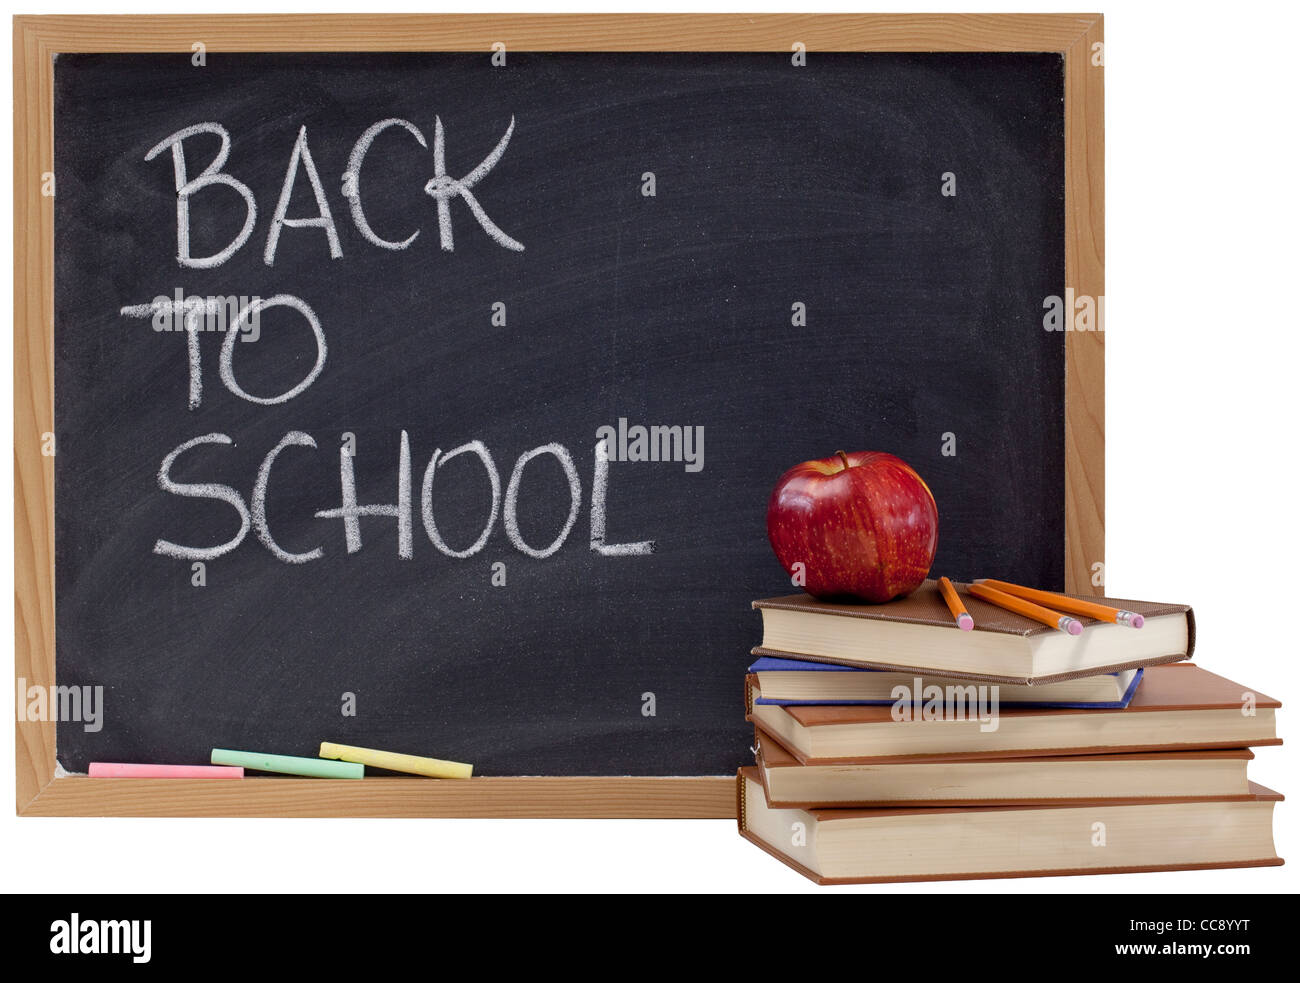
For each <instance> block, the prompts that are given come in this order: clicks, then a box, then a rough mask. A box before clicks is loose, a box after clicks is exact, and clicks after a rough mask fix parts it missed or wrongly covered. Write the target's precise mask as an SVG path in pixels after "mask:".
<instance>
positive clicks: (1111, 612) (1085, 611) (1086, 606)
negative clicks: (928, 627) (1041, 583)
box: [979, 579, 1146, 628]
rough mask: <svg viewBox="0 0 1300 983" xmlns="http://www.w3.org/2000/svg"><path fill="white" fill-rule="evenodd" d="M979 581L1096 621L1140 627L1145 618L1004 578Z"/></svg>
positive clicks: (1003, 591)
mask: <svg viewBox="0 0 1300 983" xmlns="http://www.w3.org/2000/svg"><path fill="white" fill-rule="evenodd" d="M979 583H981V584H988V586H990V587H992V588H993V589H994V590H1000V591H1002V593H1004V594H1010V595H1012V596H1013V597H1019V598H1022V599H1024V600H1026V601H1037V602H1038V603H1039V604H1050V605H1051V606H1052V607H1054V608H1060V609H1061V610H1062V611H1069V612H1070V613H1071V614H1081V615H1083V616H1084V617H1086V618H1096V619H1097V620H1098V621H1112V622H1114V623H1115V624H1117V625H1123V626H1124V627H1125V628H1141V627H1142V626H1143V624H1145V623H1146V619H1145V618H1143V617H1142V615H1140V614H1138V613H1137V612H1136V611H1125V610H1124V609H1123V608H1112V607H1108V606H1107V605H1105V604H1098V603H1096V602H1095V601H1083V600H1080V599H1079V598H1077V597H1064V596H1062V595H1060V594H1054V593H1052V592H1051V591H1046V590H1036V589H1034V588H1033V587H1021V586H1020V585H1019V584H1009V583H1007V582H1006V581H1005V580H988V579H985V580H981V581H979Z"/></svg>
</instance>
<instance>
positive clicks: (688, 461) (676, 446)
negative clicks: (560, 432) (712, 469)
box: [596, 416, 704, 473]
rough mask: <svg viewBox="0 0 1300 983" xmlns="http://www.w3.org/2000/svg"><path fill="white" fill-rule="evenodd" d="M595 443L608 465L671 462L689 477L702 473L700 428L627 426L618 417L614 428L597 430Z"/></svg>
mask: <svg viewBox="0 0 1300 983" xmlns="http://www.w3.org/2000/svg"><path fill="white" fill-rule="evenodd" d="M596 439H597V440H600V441H603V442H604V444H605V452H606V455H607V459H608V460H610V461H655V462H663V461H674V462H677V463H681V464H685V465H686V470H687V471H690V472H692V473H695V472H699V471H703V470H704V427H702V426H694V427H690V426H687V427H682V426H659V425H655V426H648V427H647V426H642V425H641V424H639V423H638V424H633V425H631V426H629V425H628V422H627V417H623V416H620V417H619V418H618V426H617V427H612V426H603V427H601V428H600V429H599V430H597V431H596Z"/></svg>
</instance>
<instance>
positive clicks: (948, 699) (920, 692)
mask: <svg viewBox="0 0 1300 983" xmlns="http://www.w3.org/2000/svg"><path fill="white" fill-rule="evenodd" d="M998 694H999V687H997V686H985V685H983V684H981V685H978V686H976V685H975V684H973V683H972V684H969V685H966V686H957V685H948V686H940V685H938V684H937V683H930V684H928V685H927V684H926V683H925V680H923V679H921V677H920V676H917V677H915V678H914V679H913V680H912V685H911V686H908V685H907V684H906V683H899V684H898V685H897V686H895V687H894V688H893V689H891V690H890V691H889V697H890V699H892V700H893V701H894V703H893V705H892V706H891V707H890V710H889V714H890V716H891V717H893V719H894V720H898V721H911V720H978V721H979V723H980V733H982V734H991V733H993V732H994V731H996V730H997V729H998Z"/></svg>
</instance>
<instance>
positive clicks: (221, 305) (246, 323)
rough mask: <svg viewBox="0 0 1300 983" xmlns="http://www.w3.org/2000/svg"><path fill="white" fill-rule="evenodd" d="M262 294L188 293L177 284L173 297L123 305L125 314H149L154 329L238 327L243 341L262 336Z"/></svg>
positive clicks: (184, 329) (207, 329)
mask: <svg viewBox="0 0 1300 983" xmlns="http://www.w3.org/2000/svg"><path fill="white" fill-rule="evenodd" d="M264 306H265V305H263V303H262V298H261V297H243V296H235V295H233V294H232V295H230V296H212V297H197V296H187V295H186V293H185V291H184V290H182V289H181V288H180V287H177V288H176V290H175V291H174V293H173V294H172V296H171V297H167V296H166V295H164V294H159V295H158V296H157V297H155V298H154V299H153V300H152V301H151V302H149V303H148V304H133V305H129V306H127V307H123V308H122V310H121V313H122V314H123V315H124V316H126V317H137V318H148V319H149V320H150V322H151V323H152V324H153V329H154V330H155V331H159V332H162V331H222V332H225V331H238V332H239V333H240V334H241V335H242V336H243V338H242V340H244V341H257V339H258V338H260V337H261V336H262V324H261V321H262V317H261V315H262V308H263V307H264Z"/></svg>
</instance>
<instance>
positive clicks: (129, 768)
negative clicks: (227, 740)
mask: <svg viewBox="0 0 1300 983" xmlns="http://www.w3.org/2000/svg"><path fill="white" fill-rule="evenodd" d="M90 777H91V778H243V777H244V769H243V768H230V767H227V766H225V765H124V764H117V763H114V762H105V761H92V762H91V763H90Z"/></svg>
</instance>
